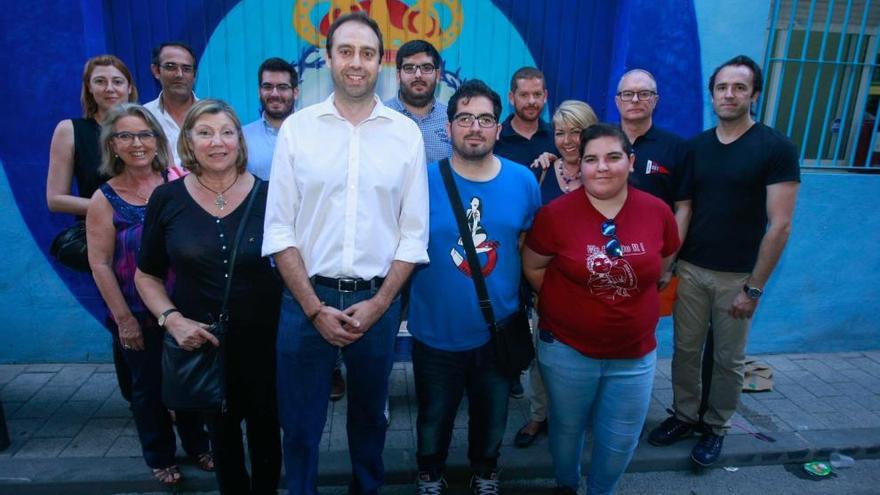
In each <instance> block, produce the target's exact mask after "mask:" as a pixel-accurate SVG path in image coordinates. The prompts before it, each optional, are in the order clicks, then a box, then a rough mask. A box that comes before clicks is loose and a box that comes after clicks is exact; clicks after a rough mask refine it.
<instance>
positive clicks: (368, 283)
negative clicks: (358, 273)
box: [312, 275, 385, 292]
mask: <svg viewBox="0 0 880 495" xmlns="http://www.w3.org/2000/svg"><path fill="white" fill-rule="evenodd" d="M384 281H385V278H384V277H376V278H373V279H370V280H364V279H362V278H330V277H322V276H321V275H314V276H312V283H313V284H315V285H322V286H324V287H330V288H331V289H336V290H338V291H339V292H358V291H362V290H375V289H378V288H379V287H381V286H382V282H384Z"/></svg>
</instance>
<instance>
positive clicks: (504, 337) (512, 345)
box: [440, 159, 535, 378]
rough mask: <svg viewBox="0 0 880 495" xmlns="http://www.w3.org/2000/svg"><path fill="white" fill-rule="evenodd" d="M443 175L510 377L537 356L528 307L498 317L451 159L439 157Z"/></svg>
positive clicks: (498, 358) (498, 354) (499, 361)
mask: <svg viewBox="0 0 880 495" xmlns="http://www.w3.org/2000/svg"><path fill="white" fill-rule="evenodd" d="M440 175H442V176H443V184H444V185H445V186H446V194H447V196H448V197H449V204H450V205H451V206H452V213H453V214H454V215H455V221H456V223H457V224H458V233H459V236H461V242H462V245H463V246H464V251H465V253H466V254H467V261H468V266H469V267H470V271H471V278H472V279H473V281H474V288H476V290H477V297H478V298H479V301H480V311H481V312H482V313H483V318H484V319H485V320H486V324H487V325H488V327H489V333H490V334H491V336H492V343H493V348H494V351H495V365H496V366H497V367H498V370H499V371H500V372H501V374H502V375H505V376H507V377H509V378H516V377H519V374H520V373H522V372H523V370H525V369H526V368H528V367H529V364H531V362H532V359H534V357H535V347H534V344H533V343H532V334H531V329H530V327H529V318H528V314H527V312H526V308H525V307H523V306H522V305H520V308H519V309H518V310H517V311H516V312H515V313H514V314H513V315H511V316H509V317H507V318H505V319H504V320H501V321H495V312H494V311H493V310H492V300H491V299H489V291H488V290H487V289H486V279H485V278H483V272H482V269H481V267H480V260H479V259H478V258H477V249H476V247H475V246H474V240H473V238H472V237H471V233H470V230H469V229H468V227H467V219H466V218H465V213H464V208H463V207H462V203H461V196H460V195H459V193H458V187H457V186H456V185H455V180H454V179H453V178H452V166H451V165H450V164H449V160H448V159H443V160H441V161H440Z"/></svg>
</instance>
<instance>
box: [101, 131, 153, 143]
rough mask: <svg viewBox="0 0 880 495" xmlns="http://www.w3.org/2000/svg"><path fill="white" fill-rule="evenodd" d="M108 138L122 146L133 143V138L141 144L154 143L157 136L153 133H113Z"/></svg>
mask: <svg viewBox="0 0 880 495" xmlns="http://www.w3.org/2000/svg"><path fill="white" fill-rule="evenodd" d="M110 136H111V137H112V138H113V139H117V140H119V142H121V143H123V144H131V143H133V142H134V138H138V140H139V141H140V142H142V143H153V142H155V141H156V137H157V134H156V133H155V132H153V131H144V132H114V133H113V134H111V135H110Z"/></svg>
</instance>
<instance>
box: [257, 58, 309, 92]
mask: <svg viewBox="0 0 880 495" xmlns="http://www.w3.org/2000/svg"><path fill="white" fill-rule="evenodd" d="M266 71H269V72H287V73H288V74H290V85H291V86H293V87H294V88H295V87H297V86H299V76H298V75H297V73H296V68H295V67H294V66H293V64H291V63H290V62H288V61H287V60H284V59H283V58H278V57H272V58H267V59H266V60H264V61H263V63H262V64H260V68H259V69H258V70H257V83H258V84H263V72H266Z"/></svg>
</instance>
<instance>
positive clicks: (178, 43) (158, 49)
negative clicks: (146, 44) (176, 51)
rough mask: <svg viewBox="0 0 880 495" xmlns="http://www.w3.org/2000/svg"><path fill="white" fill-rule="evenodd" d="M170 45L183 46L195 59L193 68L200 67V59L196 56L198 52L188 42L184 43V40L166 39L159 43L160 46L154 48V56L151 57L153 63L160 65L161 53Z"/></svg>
mask: <svg viewBox="0 0 880 495" xmlns="http://www.w3.org/2000/svg"><path fill="white" fill-rule="evenodd" d="M169 46H176V47H178V48H183V49H184V50H186V51H187V52H189V56H190V57H192V59H193V68H198V65H199V60H198V59H197V58H196V52H194V51H193V49H192V48H191V47H190V46H189V45H187V44H186V43H184V42H182V41H165V42H162V43H159V45H158V46H156V47H155V48H153V53H152V57H151V63H152V64H153V65H159V55H161V54H162V50H163V49H164V48H166V47H169Z"/></svg>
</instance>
